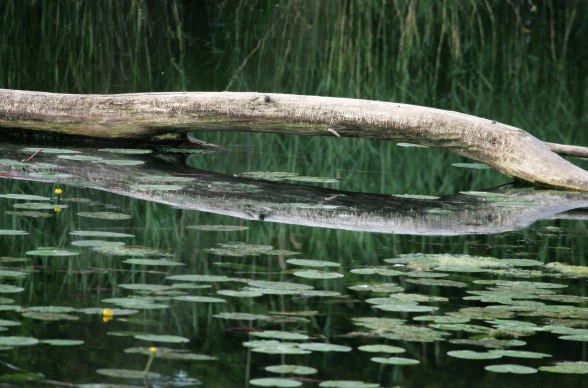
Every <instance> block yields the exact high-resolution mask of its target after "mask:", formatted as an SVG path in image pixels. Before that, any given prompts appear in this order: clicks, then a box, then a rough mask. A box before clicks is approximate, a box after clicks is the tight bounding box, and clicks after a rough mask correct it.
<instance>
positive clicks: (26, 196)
mask: <svg viewBox="0 0 588 388" xmlns="http://www.w3.org/2000/svg"><path fill="white" fill-rule="evenodd" d="M0 198H6V199H22V200H24V201H49V200H51V198H49V197H42V196H40V195H32V194H0Z"/></svg>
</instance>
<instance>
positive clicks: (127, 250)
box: [92, 245, 180, 265]
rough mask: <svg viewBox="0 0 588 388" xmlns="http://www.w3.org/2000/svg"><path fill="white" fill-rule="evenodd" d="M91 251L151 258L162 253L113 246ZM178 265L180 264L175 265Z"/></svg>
mask: <svg viewBox="0 0 588 388" xmlns="http://www.w3.org/2000/svg"><path fill="white" fill-rule="evenodd" d="M92 251H94V252H98V253H101V254H103V255H110V256H153V255H163V252H162V251H160V250H159V249H156V248H149V247H139V246H127V245H121V246H113V245H103V246H99V247H94V248H92ZM177 265H180V264H177Z"/></svg>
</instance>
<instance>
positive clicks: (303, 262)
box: [286, 259, 341, 268]
mask: <svg viewBox="0 0 588 388" xmlns="http://www.w3.org/2000/svg"><path fill="white" fill-rule="evenodd" d="M286 263H288V264H292V265H299V266H302V267H319V268H323V267H339V266H341V264H340V263H335V262H334V261H326V260H309V259H288V260H286Z"/></svg>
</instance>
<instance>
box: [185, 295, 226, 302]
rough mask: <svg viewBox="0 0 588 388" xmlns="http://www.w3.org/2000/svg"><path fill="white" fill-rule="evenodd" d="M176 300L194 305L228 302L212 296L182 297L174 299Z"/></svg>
mask: <svg viewBox="0 0 588 388" xmlns="http://www.w3.org/2000/svg"><path fill="white" fill-rule="evenodd" d="M174 300H179V301H182V302H193V303H226V302H227V301H226V300H225V299H222V298H215V297H212V296H198V295H182V296H176V297H174Z"/></svg>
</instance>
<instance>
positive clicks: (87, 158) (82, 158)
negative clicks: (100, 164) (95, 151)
mask: <svg viewBox="0 0 588 388" xmlns="http://www.w3.org/2000/svg"><path fill="white" fill-rule="evenodd" d="M57 157H58V158H60V159H65V160H74V161H77V162H97V161H100V160H102V158H99V157H97V156H88V155H57Z"/></svg>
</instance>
